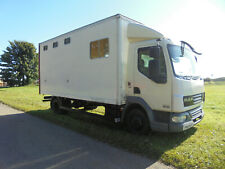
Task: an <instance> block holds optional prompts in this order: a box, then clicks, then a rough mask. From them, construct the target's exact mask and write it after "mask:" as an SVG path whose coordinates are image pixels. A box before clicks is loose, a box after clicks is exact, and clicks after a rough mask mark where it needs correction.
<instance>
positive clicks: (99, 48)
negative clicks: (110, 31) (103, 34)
mask: <svg viewBox="0 0 225 169" xmlns="http://www.w3.org/2000/svg"><path fill="white" fill-rule="evenodd" d="M90 52H91V53H90V57H91V59H95V58H101V57H109V39H108V38H106V39H101V40H97V41H93V42H91V43H90Z"/></svg>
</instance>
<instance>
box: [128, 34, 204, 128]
mask: <svg viewBox="0 0 225 169" xmlns="http://www.w3.org/2000/svg"><path fill="white" fill-rule="evenodd" d="M184 43H185V44H187V45H185V44H184ZM196 53H197V52H196ZM196 53H195V51H194V50H193V48H192V47H191V46H190V45H189V44H188V43H186V42H182V43H181V45H176V44H174V43H173V42H172V41H171V40H169V39H166V38H160V39H152V40H146V41H138V42H133V43H131V45H130V48H129V58H128V67H127V68H128V70H127V74H128V75H127V77H128V78H127V102H128V105H133V104H137V105H141V107H142V108H143V111H145V112H146V118H147V119H148V123H149V124H150V128H151V129H152V130H154V131H163V132H180V131H184V130H186V129H189V128H191V127H192V126H194V125H195V124H197V123H198V122H200V121H201V120H202V118H203V116H204V112H203V110H202V106H203V102H204V100H205V93H204V81H203V79H202V78H201V76H200V74H199V72H198V65H197V58H196V57H197V56H196ZM127 107H129V106H127ZM129 121H133V124H132V125H131V126H136V129H138V128H140V127H141V125H142V122H143V121H142V120H141V117H138V116H134V118H133V119H132V118H131V119H129ZM143 123H144V122H143ZM133 130H135V127H134V128H133Z"/></svg>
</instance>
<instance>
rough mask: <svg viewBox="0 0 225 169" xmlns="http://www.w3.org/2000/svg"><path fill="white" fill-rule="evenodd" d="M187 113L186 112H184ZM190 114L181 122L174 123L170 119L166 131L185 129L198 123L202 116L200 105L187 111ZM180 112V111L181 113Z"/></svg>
mask: <svg viewBox="0 0 225 169" xmlns="http://www.w3.org/2000/svg"><path fill="white" fill-rule="evenodd" d="M185 113H187V112H185ZM188 113H189V115H190V119H189V120H187V121H185V122H182V123H174V122H172V121H170V123H169V126H168V131H169V132H181V131H185V130H187V129H189V128H191V127H193V126H194V125H196V124H197V123H199V122H200V121H201V120H202V119H203V117H204V112H203V110H202V107H198V108H195V109H193V110H190V111H188ZM181 114H182V113H181Z"/></svg>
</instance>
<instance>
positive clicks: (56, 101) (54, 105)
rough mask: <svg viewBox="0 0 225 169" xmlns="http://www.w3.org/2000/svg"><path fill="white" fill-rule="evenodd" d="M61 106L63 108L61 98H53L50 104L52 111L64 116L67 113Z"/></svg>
mask: <svg viewBox="0 0 225 169" xmlns="http://www.w3.org/2000/svg"><path fill="white" fill-rule="evenodd" d="M60 106H61V100H60V98H57V97H53V98H52V100H51V103H50V107H51V109H52V111H53V112H54V113H57V114H64V113H65V111H64V110H62V109H60Z"/></svg>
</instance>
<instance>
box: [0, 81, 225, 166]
mask: <svg viewBox="0 0 225 169" xmlns="http://www.w3.org/2000/svg"><path fill="white" fill-rule="evenodd" d="M205 87H206V103H205V106H204V111H205V118H204V119H203V121H202V122H201V123H199V124H198V125H196V126H195V127H193V128H191V129H190V130H188V131H185V132H183V133H178V134H165V133H149V135H147V136H137V135H132V134H130V133H128V132H126V131H125V130H124V129H123V128H122V127H121V126H119V125H114V124H111V123H107V122H105V121H104V120H103V119H99V118H95V117H92V116H88V115H86V114H81V113H74V112H71V113H68V114H67V115H56V114H54V113H52V112H51V111H50V110H49V103H46V102H42V96H40V95H38V87H37V86H26V87H14V88H0V101H1V102H3V103H5V104H8V105H10V106H12V107H14V108H17V109H20V110H24V111H26V112H27V113H29V114H32V115H35V116H38V117H40V118H43V119H45V120H48V121H51V122H53V123H56V124H59V125H61V126H63V127H66V128H69V129H72V130H74V131H78V132H80V133H83V134H85V135H88V136H91V137H93V138H95V139H97V140H100V141H103V142H106V143H109V144H112V145H114V146H116V147H120V148H122V149H125V150H128V151H130V152H134V153H138V154H141V155H144V156H146V157H149V158H156V159H160V160H162V161H163V162H165V163H167V164H172V165H173V166H175V167H178V168H224V166H225V82H215V83H214V82H213V83H210V84H206V86H205ZM99 110H100V111H103V109H102V108H99Z"/></svg>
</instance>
